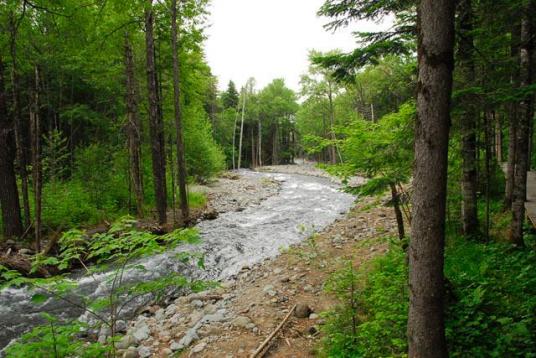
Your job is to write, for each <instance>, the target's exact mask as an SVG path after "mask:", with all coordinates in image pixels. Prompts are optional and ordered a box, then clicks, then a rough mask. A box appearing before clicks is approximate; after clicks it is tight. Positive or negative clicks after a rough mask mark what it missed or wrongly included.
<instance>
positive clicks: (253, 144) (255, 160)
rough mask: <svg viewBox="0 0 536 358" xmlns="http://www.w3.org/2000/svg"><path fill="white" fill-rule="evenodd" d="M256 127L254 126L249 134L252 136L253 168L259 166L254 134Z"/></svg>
mask: <svg viewBox="0 0 536 358" xmlns="http://www.w3.org/2000/svg"><path fill="white" fill-rule="evenodd" d="M254 128H255V127H254V126H253V125H252V126H251V127H250V129H249V134H250V135H251V168H255V167H256V166H257V149H256V148H255V134H254V133H253V132H254Z"/></svg>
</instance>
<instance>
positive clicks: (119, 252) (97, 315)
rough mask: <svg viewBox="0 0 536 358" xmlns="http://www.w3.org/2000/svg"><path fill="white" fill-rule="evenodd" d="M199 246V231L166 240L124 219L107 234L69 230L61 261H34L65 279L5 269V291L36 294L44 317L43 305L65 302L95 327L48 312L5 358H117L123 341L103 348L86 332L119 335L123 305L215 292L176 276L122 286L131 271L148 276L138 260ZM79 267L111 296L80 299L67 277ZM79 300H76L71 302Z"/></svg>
mask: <svg viewBox="0 0 536 358" xmlns="http://www.w3.org/2000/svg"><path fill="white" fill-rule="evenodd" d="M199 242H200V238H199V235H198V233H197V231H196V230H195V229H178V230H175V231H173V232H171V233H168V234H166V235H155V234H152V233H150V232H146V231H142V230H139V229H137V222H136V221H135V220H134V219H132V218H130V217H124V218H121V219H120V220H118V221H117V222H115V223H114V224H112V226H111V228H110V229H109V230H108V231H107V232H105V233H101V234H96V235H93V236H92V237H89V236H88V235H87V234H86V233H85V232H84V231H83V230H70V231H68V232H66V233H64V234H63V236H62V237H61V239H60V240H59V246H60V252H59V255H57V256H54V257H52V256H43V255H38V256H37V257H35V259H34V261H33V265H32V270H33V271H34V272H39V270H40V269H42V268H46V269H48V270H51V268H53V267H54V268H56V269H57V270H58V271H59V272H60V273H64V274H58V275H55V276H52V277H47V278H29V277H25V276H23V275H22V274H20V273H19V272H17V271H14V270H10V269H8V268H7V267H4V266H1V265H0V289H1V288H4V287H25V288H27V289H28V290H29V291H30V292H32V297H31V301H32V303H34V304H35V305H36V312H39V308H38V307H39V306H40V305H41V304H43V303H45V302H47V301H48V300H49V299H50V298H53V299H55V300H57V301H61V302H64V303H65V305H66V306H69V305H71V306H73V307H74V308H78V309H82V310H83V311H85V312H86V313H87V314H88V315H89V316H90V317H92V318H93V319H94V320H95V321H96V323H93V325H92V326H87V325H86V324H84V323H82V322H79V321H77V320H65V319H61V318H59V317H53V316H51V315H49V314H47V313H44V312H43V313H42V321H43V322H45V323H44V324H43V325H41V326H37V327H35V328H34V329H32V330H31V331H30V332H28V333H26V334H24V335H23V336H22V337H21V338H20V339H19V340H17V342H16V343H14V344H12V345H10V346H9V347H8V348H7V349H6V352H5V354H6V357H17V358H18V357H21V358H22V357H43V358H45V357H115V356H116V353H117V352H116V350H115V348H114V342H117V341H118V340H119V339H120V338H121V337H120V336H118V335H115V334H112V335H111V336H109V337H108V339H107V342H106V343H104V344H102V343H101V344H98V343H95V342H87V341H86V340H85V339H83V338H82V336H81V335H80V333H81V330H82V329H85V328H91V329H99V327H102V326H105V327H108V328H109V330H110V332H115V331H116V330H115V325H116V322H117V320H118V319H119V317H121V316H122V313H123V310H124V309H125V307H126V306H125V305H124V302H127V301H128V300H130V299H132V298H146V299H147V302H157V303H158V302H161V301H162V300H163V299H164V298H165V297H166V295H168V294H169V292H170V291H175V290H177V289H185V290H191V291H202V290H205V289H207V288H210V287H214V286H215V284H214V283H212V282H206V281H199V280H191V279H189V278H187V277H184V276H182V275H180V274H176V273H174V272H170V273H169V274H167V275H164V276H163V277H159V278H155V279H148V280H144V281H141V282H129V281H124V280H123V278H124V276H125V275H124V274H125V272H126V271H127V270H131V271H133V270H137V271H140V272H145V271H147V268H146V267H145V266H144V265H143V264H141V263H140V262H139V260H137V259H139V258H141V257H144V256H149V255H155V254H159V253H163V252H165V251H168V252H169V251H170V250H171V249H173V248H175V247H177V246H179V245H183V244H197V243H199ZM174 259H175V260H177V261H180V262H182V263H183V264H188V265H193V266H199V267H201V268H203V267H204V258H203V256H202V255H201V254H199V253H196V252H187V251H181V252H178V253H176V255H175V256H174ZM76 267H79V268H83V270H84V272H85V276H86V278H87V279H89V280H95V281H96V282H97V283H99V284H102V283H104V284H106V287H107V290H109V293H107V294H105V295H103V296H102V297H101V298H96V299H95V298H91V297H85V296H80V295H79V294H77V288H78V284H77V281H76V280H73V279H71V278H70V276H69V275H68V274H67V273H68V272H69V271H70V270H71V269H72V268H76ZM103 271H108V272H109V273H110V274H109V275H108V276H107V277H105V278H104V280H105V281H102V282H100V281H98V280H97V277H98V275H96V273H99V272H103ZM74 296H76V297H77V299H76V300H73V299H72V297H74Z"/></svg>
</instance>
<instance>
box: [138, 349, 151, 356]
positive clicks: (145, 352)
mask: <svg viewBox="0 0 536 358" xmlns="http://www.w3.org/2000/svg"><path fill="white" fill-rule="evenodd" d="M138 354H139V356H140V358H147V357H150V356H151V354H153V352H152V351H151V348H149V347H146V346H141V347H138Z"/></svg>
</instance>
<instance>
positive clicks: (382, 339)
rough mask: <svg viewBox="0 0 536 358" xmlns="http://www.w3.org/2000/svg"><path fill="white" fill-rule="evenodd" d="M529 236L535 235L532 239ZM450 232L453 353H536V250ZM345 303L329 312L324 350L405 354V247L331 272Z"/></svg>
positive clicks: (448, 264) (448, 260)
mask: <svg viewBox="0 0 536 358" xmlns="http://www.w3.org/2000/svg"><path fill="white" fill-rule="evenodd" d="M527 241H529V244H530V242H533V241H532V240H531V239H530V238H529V240H527ZM534 248H535V247H534V245H532V247H528V248H526V249H523V250H520V249H513V248H512V247H511V246H510V245H508V244H505V243H500V242H490V243H482V242H476V241H468V240H466V239H464V238H462V237H460V236H457V235H453V234H452V235H449V237H448V239H447V247H446V255H445V257H446V261H445V276H446V284H445V285H446V293H447V294H446V308H445V310H446V311H445V316H446V335H447V341H448V348H449V353H450V356H451V357H536V351H535V350H534V347H536V317H535V315H534V312H536V252H535V250H534ZM326 287H327V289H328V291H330V292H333V293H334V294H335V295H336V296H337V297H338V298H339V300H340V305H339V306H337V307H336V308H334V309H333V310H332V311H330V312H327V313H326V314H325V317H326V319H327V322H326V325H325V326H324V328H323V331H324V334H325V338H324V340H323V345H322V348H321V352H322V355H323V356H328V357H405V356H407V340H406V320H407V313H408V299H409V296H408V295H409V294H408V286H407V263H406V253H405V252H404V250H403V249H402V245H401V244H400V243H397V242H396V241H394V240H392V241H391V244H390V248H389V251H388V252H387V253H386V254H385V255H383V256H380V257H376V258H374V259H372V260H371V261H369V262H368V263H366V264H364V265H362V266H361V267H360V268H358V269H355V268H353V267H352V266H351V265H350V264H348V265H346V266H345V268H344V269H342V270H339V271H337V272H336V273H335V274H333V276H332V277H331V279H330V281H329V283H328V285H327V286H326Z"/></svg>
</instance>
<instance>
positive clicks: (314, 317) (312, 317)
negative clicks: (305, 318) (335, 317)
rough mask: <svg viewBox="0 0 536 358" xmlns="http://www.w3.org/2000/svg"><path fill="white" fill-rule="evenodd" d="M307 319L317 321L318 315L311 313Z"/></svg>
mask: <svg viewBox="0 0 536 358" xmlns="http://www.w3.org/2000/svg"><path fill="white" fill-rule="evenodd" d="M309 319H318V315H317V314H316V313H311V314H310V315H309Z"/></svg>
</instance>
